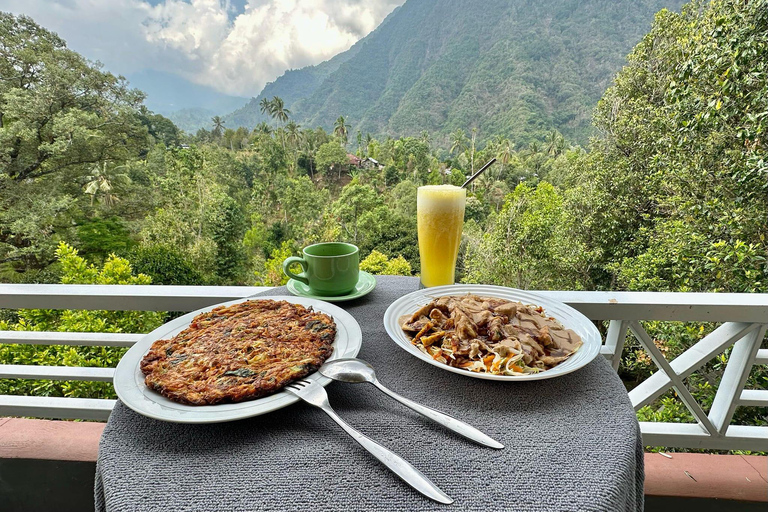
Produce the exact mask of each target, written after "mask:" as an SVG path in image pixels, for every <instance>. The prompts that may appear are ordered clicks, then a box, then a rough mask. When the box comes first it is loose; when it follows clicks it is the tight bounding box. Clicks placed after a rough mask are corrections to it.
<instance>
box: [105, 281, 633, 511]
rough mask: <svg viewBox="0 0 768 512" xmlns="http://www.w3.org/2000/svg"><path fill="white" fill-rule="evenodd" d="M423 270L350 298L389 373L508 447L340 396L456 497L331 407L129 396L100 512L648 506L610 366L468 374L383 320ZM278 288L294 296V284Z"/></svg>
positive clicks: (393, 406) (383, 371)
mask: <svg viewBox="0 0 768 512" xmlns="http://www.w3.org/2000/svg"><path fill="white" fill-rule="evenodd" d="M417 286H418V281H417V280H416V279H414V278H402V277H400V278H398V277H378V278H377V287H376V289H375V290H374V291H373V292H372V293H371V294H370V295H368V296H367V297H364V298H362V299H358V300H356V301H354V302H349V303H342V304H341V305H342V306H343V307H344V308H345V309H346V310H347V311H349V312H350V313H351V314H352V315H353V316H354V317H355V318H356V319H357V321H358V322H359V323H360V326H361V328H362V331H363V347H362V350H361V351H360V355H359V357H360V358H362V359H365V360H367V361H369V362H370V363H371V364H372V365H373V366H374V367H375V368H376V371H377V373H378V375H379V378H380V380H381V382H382V383H383V384H384V385H386V386H388V387H390V388H391V389H393V390H394V391H396V392H398V393H400V394H402V395H405V396H407V397H409V398H412V399H415V400H417V401H420V402H421V403H424V404H427V405H430V406H434V407H436V408H438V409H441V410H443V411H444V412H446V413H448V414H451V415H455V416H456V417H458V418H461V419H463V420H465V421H468V422H469V423H472V424H474V425H475V426H477V427H478V428H480V429H481V430H483V431H484V432H486V433H488V434H489V435H491V436H492V437H494V438H496V439H498V440H500V441H501V442H502V443H504V444H505V445H506V448H505V449H504V450H493V449H491V448H484V447H481V446H478V445H475V444H473V443H472V442H470V441H467V440H465V439H464V438H462V437H459V436H457V435H455V434H453V433H452V432H450V431H447V430H445V429H443V428H441V427H439V426H437V425H435V424H434V423H431V422H429V421H428V420H425V419H423V418H422V417H421V416H419V415H417V414H416V413H414V412H412V411H411V410H410V409H407V408H405V407H404V406H402V405H400V404H399V403H397V402H395V401H393V400H391V399H390V398H388V397H387V396H385V395H384V394H382V393H381V392H380V391H378V390H376V389H375V388H374V387H373V386H371V385H367V384H345V383H339V382H334V383H331V384H330V385H329V386H328V388H327V389H328V393H329V395H330V401H331V405H332V406H333V407H334V408H335V409H336V410H337V412H339V413H340V415H341V416H342V417H343V418H344V419H346V420H347V421H348V422H349V423H351V424H352V425H353V426H354V427H356V428H357V429H359V430H361V431H362V432H363V433H364V434H366V435H368V436H370V437H372V438H373V439H374V440H376V441H378V442H379V443H381V444H383V445H384V446H386V447H388V448H390V449H391V450H393V451H395V452H396V453H398V454H399V455H401V456H403V457H404V458H406V459H407V460H408V461H410V462H411V463H412V464H414V465H415V466H416V467H417V468H419V469H420V470H421V471H422V472H423V473H424V474H426V475H427V476H428V477H429V478H430V479H432V480H433V481H434V482H436V483H438V485H440V487H441V488H442V489H443V490H444V491H446V492H447V493H448V494H449V495H450V496H451V497H453V498H454V499H455V503H454V504H453V505H451V506H446V505H440V504H437V503H435V502H432V501H430V500H429V499H427V498H424V497H423V496H421V495H420V494H419V493H417V492H416V491H414V490H412V489H411V488H410V487H409V486H407V485H406V484H404V483H402V482H401V481H400V480H399V479H398V478H397V477H395V476H394V475H393V474H392V473H390V472H389V470H387V468H386V467H384V466H383V465H381V464H380V463H379V462H378V461H377V460H375V459H373V458H372V457H371V456H370V455H369V454H368V452H366V451H365V450H363V449H362V448H361V447H360V446H358V445H357V444H356V443H355V442H354V441H353V440H352V438H350V437H349V436H347V434H345V433H344V432H343V431H342V430H341V429H340V428H339V427H338V426H337V425H336V424H335V423H333V422H332V421H331V419H330V418H328V417H327V416H325V414H324V413H323V412H322V411H320V410H319V409H315V408H313V407H311V406H309V405H307V404H304V403H302V402H299V403H297V404H294V405H292V406H290V407H287V408H284V409H281V410H279V411H276V412H273V413H270V414H267V415H264V416H259V417H255V418H250V419H246V420H241V421H236V422H230V423H221V424H212V425H183V424H174V423H164V422H161V421H156V420H152V419H149V418H146V417H143V416H141V415H139V414H137V413H135V412H133V411H132V410H130V409H128V408H127V407H126V406H124V405H123V404H122V403H118V404H117V405H116V407H115V409H114V411H113V412H112V415H111V416H110V418H109V422H108V423H107V426H106V428H105V429H104V434H103V436H102V438H101V443H100V445H99V456H98V462H97V472H96V484H95V499H96V509H97V510H98V511H129V510H130V511H138V510H142V511H143V510H146V511H149V510H152V511H163V512H170V511H193V510H194V511H206V512H210V511H259V510H297V511H298V510H312V511H326V510H345V511H346V510H407V511H411V510H414V511H416V510H419V511H420V510H434V509H444V510H446V509H448V507H451V508H453V509H454V510H462V511H464V510H477V511H492V510H521V511H533V510H547V511H551V510H569V511H587V510H610V511H618V510H642V508H643V449H642V443H641V437H640V432H639V427H638V423H637V420H636V418H635V413H634V412H633V410H632V406H631V405H630V402H629V399H628V397H627V393H626V391H625V390H624V387H623V385H622V383H621V381H620V380H619V378H618V377H617V376H616V373H615V372H614V371H613V370H612V369H611V367H610V365H609V364H608V363H607V362H606V361H605V360H603V358H598V359H597V360H595V361H594V362H592V363H591V364H589V365H588V366H586V367H585V368H583V369H581V370H579V371H577V372H574V373H572V374H569V375H566V376H563V377H560V378H556V379H551V380H543V381H534V382H523V383H499V382H491V381H486V380H480V379H472V378H464V377H461V376H457V375H456V374H454V373H451V372H447V371H443V370H440V369H439V368H435V367H432V366H430V365H427V364H424V363H423V362H422V361H420V360H418V359H416V358H414V357H413V356H411V355H409V354H407V353H406V352H405V351H403V350H401V349H400V348H398V347H397V346H396V345H395V343H394V342H393V341H392V340H390V339H389V338H388V336H387V335H386V333H385V332H384V328H383V324H382V318H383V315H384V311H385V310H386V308H387V306H388V305H389V304H390V303H391V302H392V301H394V300H395V299H396V298H398V297H400V296H402V295H404V294H406V293H409V292H411V291H414V290H415V289H416V288H417ZM268 294H269V295H288V292H287V291H286V289H285V288H277V289H274V290H271V291H270V292H269V293H268Z"/></svg>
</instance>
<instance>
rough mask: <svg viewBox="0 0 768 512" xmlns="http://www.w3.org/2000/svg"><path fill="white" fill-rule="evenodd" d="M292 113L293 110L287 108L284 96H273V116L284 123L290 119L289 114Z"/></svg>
mask: <svg viewBox="0 0 768 512" xmlns="http://www.w3.org/2000/svg"><path fill="white" fill-rule="evenodd" d="M290 113H291V111H290V110H288V109H287V108H285V102H283V99H282V98H280V97H279V96H273V97H272V110H271V111H270V115H271V116H272V117H274V118H276V119H277V120H278V121H279V122H280V124H283V123H285V122H286V121H288V114H290Z"/></svg>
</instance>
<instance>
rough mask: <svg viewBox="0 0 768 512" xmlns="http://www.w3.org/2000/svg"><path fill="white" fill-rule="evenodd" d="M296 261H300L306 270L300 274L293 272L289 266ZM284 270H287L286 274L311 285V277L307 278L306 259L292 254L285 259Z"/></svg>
mask: <svg viewBox="0 0 768 512" xmlns="http://www.w3.org/2000/svg"><path fill="white" fill-rule="evenodd" d="M294 263H298V264H299V265H301V268H302V270H304V272H302V273H301V274H298V275H297V274H294V273H293V272H291V269H290V268H289V267H290V266H291V265H293V264H294ZM283 272H285V275H287V276H288V277H290V278H291V279H295V280H297V281H301V282H302V283H304V284H305V285H307V286H309V279H307V262H306V261H305V260H304V259H302V258H300V257H298V256H291V257H290V258H286V259H285V261H284V262H283Z"/></svg>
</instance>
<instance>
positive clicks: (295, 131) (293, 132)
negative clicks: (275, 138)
mask: <svg viewBox="0 0 768 512" xmlns="http://www.w3.org/2000/svg"><path fill="white" fill-rule="evenodd" d="M300 130H301V127H300V126H299V125H298V124H296V121H290V122H288V124H287V125H285V133H286V138H287V139H288V143H289V144H290V145H291V147H292V148H293V169H294V170H295V169H296V166H297V165H298V161H299V141H300V140H301V131H300Z"/></svg>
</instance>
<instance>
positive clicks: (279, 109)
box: [269, 96, 291, 150]
mask: <svg viewBox="0 0 768 512" xmlns="http://www.w3.org/2000/svg"><path fill="white" fill-rule="evenodd" d="M270 105H271V110H270V111H269V115H271V116H272V118H273V119H277V120H278V122H279V123H280V127H281V128H282V126H283V123H285V122H286V121H288V114H290V113H291V111H290V110H288V109H287V108H285V103H284V102H283V99H282V98H281V97H279V96H273V97H272V101H271V102H270ZM280 141H281V142H282V143H283V150H285V137H284V136H283V137H281V138H280Z"/></svg>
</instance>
